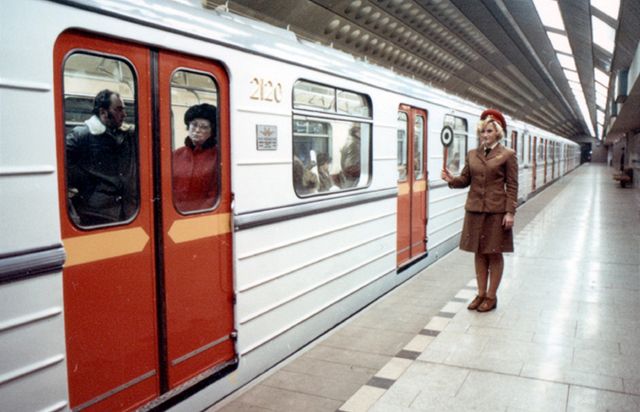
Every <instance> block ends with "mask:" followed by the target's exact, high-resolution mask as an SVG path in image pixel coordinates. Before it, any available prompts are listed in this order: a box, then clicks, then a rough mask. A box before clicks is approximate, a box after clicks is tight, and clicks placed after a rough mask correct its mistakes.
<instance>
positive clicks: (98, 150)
mask: <svg viewBox="0 0 640 412" xmlns="http://www.w3.org/2000/svg"><path fill="white" fill-rule="evenodd" d="M63 72H64V79H63V89H64V116H65V121H64V124H65V136H66V137H65V175H66V184H67V212H68V213H69V217H70V218H71V220H72V221H73V222H74V223H75V224H76V225H78V226H80V227H85V228H86V227H93V226H103V225H109V224H116V223H120V222H128V221H130V220H131V219H132V218H133V217H134V216H135V215H136V214H137V212H138V208H139V205H140V199H139V179H138V136H137V133H136V130H137V128H136V121H137V116H136V78H135V75H134V71H133V70H132V68H131V66H130V65H129V63H128V62H126V61H125V60H121V59H118V58H114V57H111V56H109V57H106V56H101V55H97V54H89V53H82V52H78V53H73V54H71V55H70V56H69V57H68V58H67V59H66V60H65V63H64V70H63Z"/></svg>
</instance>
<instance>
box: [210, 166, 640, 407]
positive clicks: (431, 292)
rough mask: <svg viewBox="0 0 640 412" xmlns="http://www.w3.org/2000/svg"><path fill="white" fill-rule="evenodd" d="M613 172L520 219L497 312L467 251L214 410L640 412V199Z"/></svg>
mask: <svg viewBox="0 0 640 412" xmlns="http://www.w3.org/2000/svg"><path fill="white" fill-rule="evenodd" d="M612 173H613V171H612V169H610V168H607V167H605V166H600V165H584V166H582V167H580V168H579V169H577V170H576V171H574V172H573V173H571V174H570V175H569V176H566V177H565V178H563V179H561V180H559V181H557V182H556V183H554V184H553V185H552V186H550V187H549V188H548V189H547V190H545V191H544V192H542V193H541V194H539V195H538V196H536V197H535V198H533V199H532V200H530V201H529V202H527V203H526V204H524V205H523V206H522V207H521V208H520V209H519V210H518V214H517V216H516V238H515V247H516V251H515V253H514V254H510V255H506V257H505V276H504V279H503V282H502V285H501V288H500V290H499V292H498V298H499V302H498V308H497V310H495V311H493V312H490V313H485V314H481V313H477V312H471V311H468V310H466V302H468V301H469V300H470V299H471V298H472V297H473V296H474V291H475V279H474V275H473V258H472V255H471V254H469V253H465V252H460V251H454V252H452V253H450V254H449V255H447V256H446V257H444V258H443V259H441V260H440V261H438V262H436V263H435V264H433V265H431V266H430V267H429V268H427V269H426V270H424V271H423V272H421V273H420V274H419V275H417V276H416V277H414V278H413V279H411V280H410V281H408V282H406V283H405V284H403V285H401V286H400V287H398V288H396V289H395V290H394V291H392V292H391V293H389V294H387V295H386V296H384V297H382V298H381V299H379V300H378V301H376V302H374V303H373V304H372V305H370V306H369V307H368V308H366V309H365V310H363V311H362V312H360V313H359V314H358V315H356V316H354V317H353V318H351V319H350V320H348V321H347V322H345V323H344V324H342V325H340V326H338V327H337V328H336V329H335V330H333V331H331V332H330V333H328V334H326V335H325V336H324V337H323V338H321V339H319V340H318V341H316V342H314V343H313V344H311V345H309V347H308V348H306V349H304V350H303V351H301V352H300V353H299V354H298V355H296V356H294V357H293V358H292V359H289V360H286V361H285V362H283V364H281V365H280V366H279V367H277V368H274V369H273V370H272V371H270V372H268V373H267V374H265V375H264V376H262V377H260V378H259V379H257V380H256V381H255V382H254V383H253V384H252V385H249V386H247V387H246V388H244V389H242V390H240V391H239V392H238V393H236V394H233V395H231V396H230V397H229V398H228V399H225V400H223V401H221V402H220V403H219V404H218V405H216V406H214V407H212V408H211V409H210V410H209V412H213V411H222V412H244V411H252V412H266V411H305V412H307V411H336V410H339V411H377V412H395V411H398V412H414V411H509V412H512V411H518V412H524V411H545V412H546V411H575V412H583V411H640V315H639V314H640V193H639V191H638V190H634V189H621V188H620V187H618V186H617V185H615V184H614V182H613V181H612V179H611V175H612Z"/></svg>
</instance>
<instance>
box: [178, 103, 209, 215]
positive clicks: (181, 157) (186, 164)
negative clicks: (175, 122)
mask: <svg viewBox="0 0 640 412" xmlns="http://www.w3.org/2000/svg"><path fill="white" fill-rule="evenodd" d="M216 119H217V111H216V108H215V106H212V105H210V104H207V103H203V104H198V105H195V106H191V107H190V108H189V109H188V110H187V111H186V112H185V114H184V124H185V125H186V126H187V137H186V139H185V140H184V144H185V145H184V146H182V147H180V148H178V149H176V150H175V151H174V152H173V202H174V204H175V206H176V208H177V209H178V210H179V211H181V212H191V211H196V210H205V209H210V208H212V207H213V205H214V204H215V202H216V199H217V197H218V148H217V139H216V124H217V123H216Z"/></svg>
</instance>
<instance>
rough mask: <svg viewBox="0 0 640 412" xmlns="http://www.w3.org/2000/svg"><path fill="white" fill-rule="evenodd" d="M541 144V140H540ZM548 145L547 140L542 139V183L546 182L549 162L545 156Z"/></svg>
mask: <svg viewBox="0 0 640 412" xmlns="http://www.w3.org/2000/svg"><path fill="white" fill-rule="evenodd" d="M540 143H541V144H542V142H540ZM548 146H549V141H548V140H547V139H545V140H544V145H543V148H542V150H543V156H544V174H543V178H542V182H543V183H544V184H546V183H547V166H548V164H549V162H548V157H547V148H548Z"/></svg>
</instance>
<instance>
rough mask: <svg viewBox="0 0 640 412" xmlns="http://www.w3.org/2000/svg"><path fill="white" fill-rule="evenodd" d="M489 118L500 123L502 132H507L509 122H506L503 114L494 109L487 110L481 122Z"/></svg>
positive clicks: (483, 113) (481, 116)
mask: <svg viewBox="0 0 640 412" xmlns="http://www.w3.org/2000/svg"><path fill="white" fill-rule="evenodd" d="M487 117H491V118H492V119H493V120H495V121H496V122H498V123H500V126H502V130H504V131H505V133H506V132H507V122H506V121H505V120H504V116H503V115H502V113H500V112H499V111H497V110H494V109H487V110H485V111H484V112H482V114H481V115H480V120H484V119H486V118H487Z"/></svg>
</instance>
